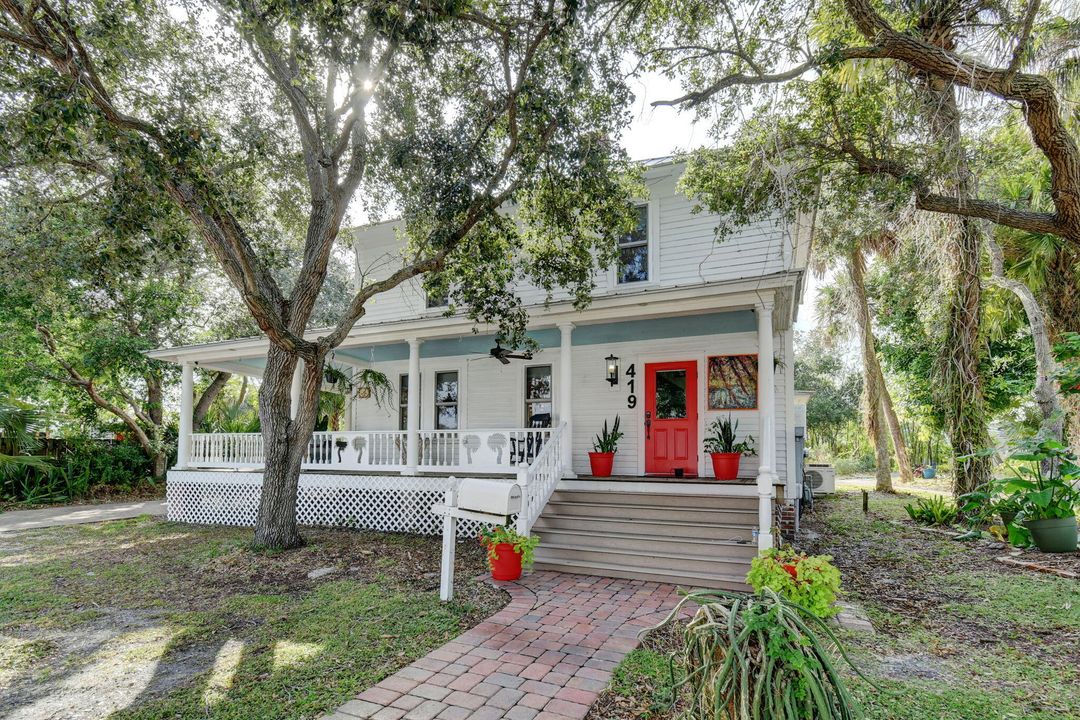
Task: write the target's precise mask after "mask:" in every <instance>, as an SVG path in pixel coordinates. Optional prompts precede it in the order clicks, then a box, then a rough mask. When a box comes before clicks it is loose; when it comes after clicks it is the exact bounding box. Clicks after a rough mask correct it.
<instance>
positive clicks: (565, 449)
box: [559, 323, 577, 478]
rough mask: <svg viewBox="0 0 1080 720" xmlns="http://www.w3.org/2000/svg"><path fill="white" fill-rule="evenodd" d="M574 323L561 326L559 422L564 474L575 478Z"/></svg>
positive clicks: (566, 476)
mask: <svg viewBox="0 0 1080 720" xmlns="http://www.w3.org/2000/svg"><path fill="white" fill-rule="evenodd" d="M573 332H574V323H563V324H561V325H559V340H560V343H559V422H561V423H564V425H565V426H564V427H563V435H562V474H563V477H565V478H575V477H577V475H576V474H575V473H574V362H573V359H574V355H573V347H572V345H571V343H570V339H571V335H572V333H573Z"/></svg>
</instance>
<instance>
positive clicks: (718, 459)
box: [705, 415, 757, 480]
mask: <svg viewBox="0 0 1080 720" xmlns="http://www.w3.org/2000/svg"><path fill="white" fill-rule="evenodd" d="M738 430H739V421H738V420H736V421H735V422H732V421H731V415H728V416H727V417H726V418H716V419H715V420H713V423H712V425H710V426H709V434H708V435H707V436H706V437H705V452H707V453H709V456H710V457H711V458H712V466H713V475H714V476H716V479H717V480H734V479H736V478H737V477H739V461H740V460H741V459H742V456H743V455H757V452H756V451H755V450H754V436H753V435H747V436H746V439H745V440H743V441H736V440H735V436H736V433H737V432H738Z"/></svg>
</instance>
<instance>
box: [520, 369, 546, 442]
mask: <svg viewBox="0 0 1080 720" xmlns="http://www.w3.org/2000/svg"><path fill="white" fill-rule="evenodd" d="M525 427H531V428H537V427H545V428H547V427H551V366H550V365H533V366H532V367H527V368H525Z"/></svg>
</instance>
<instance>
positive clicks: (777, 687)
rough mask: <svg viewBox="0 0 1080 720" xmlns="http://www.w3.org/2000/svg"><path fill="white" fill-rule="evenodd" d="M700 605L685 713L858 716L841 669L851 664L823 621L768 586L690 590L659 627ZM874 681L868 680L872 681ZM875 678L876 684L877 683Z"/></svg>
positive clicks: (747, 719) (840, 719)
mask: <svg viewBox="0 0 1080 720" xmlns="http://www.w3.org/2000/svg"><path fill="white" fill-rule="evenodd" d="M691 602H692V603H696V604H697V605H698V606H699V607H698V610H697V612H696V613H695V614H694V616H693V618H692V619H691V620H690V621H689V623H688V624H687V625H686V628H685V648H684V661H685V664H686V674H685V676H684V679H683V681H682V683H681V684H680V685H687V686H689V689H690V697H689V705H688V707H687V709H686V713H685V715H684V717H687V718H727V719H728V720H826V719H827V720H834V719H835V720H853V719H855V718H858V717H860V716H861V712H860V710H859V707H858V705H857V703H856V702H855V700H854V698H853V697H852V696H851V694H850V693H849V692H848V690H847V687H846V686H845V685H844V680H843V678H842V677H841V676H840V673H839V672H838V670H837V664H836V662H835V661H836V660H837V659H842V660H843V662H845V663H846V664H848V665H850V666H851V668H852V669H853V670H854V671H855V672H856V673H858V674H859V675H860V676H861V677H863V678H864V679H867V678H866V676H865V675H863V674H862V673H861V672H860V671H859V669H858V668H856V667H855V665H854V664H853V663H852V662H851V660H850V658H849V657H848V656H847V654H846V653H845V652H844V649H843V647H842V646H841V645H840V641H839V640H838V639H837V638H836V635H835V634H834V633H833V632H832V630H830V629H829V626H828V625H826V624H825V623H824V622H823V621H822V620H821V619H819V618H818V617H816V616H815V615H814V614H813V613H811V612H809V611H808V610H806V609H804V608H801V607H799V606H798V605H795V604H793V603H790V602H788V601H787V600H784V599H783V598H782V597H780V596H779V595H777V594H776V593H775V592H773V591H772V590H770V589H768V588H765V589H763V590H762V591H761V592H760V593H758V594H756V595H743V594H736V593H728V592H723V591H720V590H699V591H695V592H691V593H688V594H687V595H686V597H684V598H683V599H682V601H681V602H680V603H679V605H678V606H677V607H676V608H675V609H674V610H673V611H672V612H671V614H670V615H668V617H667V619H665V620H664V622H662V623H661V624H660V625H659V626H657V627H664V626H665V625H668V624H670V623H672V622H675V621H676V619H677V618H680V617H682V616H683V606H684V605H686V604H687V603H691ZM867 680H868V682H869V679H867ZM871 684H872V683H871Z"/></svg>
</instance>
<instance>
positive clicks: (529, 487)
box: [516, 424, 569, 535]
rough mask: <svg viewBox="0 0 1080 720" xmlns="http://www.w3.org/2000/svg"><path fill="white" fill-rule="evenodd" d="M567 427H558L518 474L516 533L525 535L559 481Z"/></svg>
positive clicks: (566, 439)
mask: <svg viewBox="0 0 1080 720" xmlns="http://www.w3.org/2000/svg"><path fill="white" fill-rule="evenodd" d="M565 428H566V425H565V424H563V425H559V427H557V428H555V431H554V432H552V433H551V435H550V436H549V437H548V439H547V442H546V443H545V444H544V447H543V448H541V450H540V452H539V454H537V456H536V458H535V459H534V460H533V461H532V462H531V463H530V464H529V466H528V467H527V468H525V469H524V470H520V471H519V472H518V483H519V484H520V485H521V510H520V511H519V512H518V516H517V528H516V529H517V531H518V532H519V533H521V534H522V535H528V534H529V531H530V530H532V526H533V523H535V522H536V519H537V518H538V517H540V513H542V512H543V511H544V506H545V505H547V502H548V499H549V498H550V497H551V493H553V492H555V486H556V485H558V484H559V481H560V480H562V474H563V467H562V458H563V454H562V444H563V443H564V442H569V438H565V437H564V436H563V430H564V429H565Z"/></svg>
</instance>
